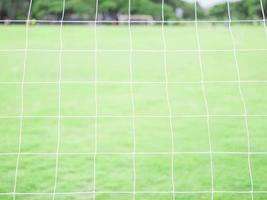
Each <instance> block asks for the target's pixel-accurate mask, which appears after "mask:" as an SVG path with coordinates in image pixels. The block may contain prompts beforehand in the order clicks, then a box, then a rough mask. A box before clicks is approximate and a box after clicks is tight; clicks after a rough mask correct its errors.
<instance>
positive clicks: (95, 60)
mask: <svg viewBox="0 0 267 200" xmlns="http://www.w3.org/2000/svg"><path fill="white" fill-rule="evenodd" d="M97 18H98V0H96V5H95V21H94V46H95V51H94V101H95V126H94V156H93V200H95V199H96V156H97V129H98V103H97V49H98V42H97V32H96V27H97Z"/></svg>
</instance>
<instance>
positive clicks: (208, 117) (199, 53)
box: [195, 0, 214, 200]
mask: <svg viewBox="0 0 267 200" xmlns="http://www.w3.org/2000/svg"><path fill="white" fill-rule="evenodd" d="M197 20H198V17H197V0H195V33H196V40H197V49H198V61H199V69H200V79H201V80H200V82H201V90H202V96H203V100H204V104H205V110H206V115H207V117H206V124H207V133H208V141H209V158H210V176H211V200H213V199H214V175H213V174H214V169H213V156H212V143H211V132H210V113H209V105H208V98H207V92H206V87H205V82H204V66H203V62H202V57H201V48H200V39H199V33H198V21H197Z"/></svg>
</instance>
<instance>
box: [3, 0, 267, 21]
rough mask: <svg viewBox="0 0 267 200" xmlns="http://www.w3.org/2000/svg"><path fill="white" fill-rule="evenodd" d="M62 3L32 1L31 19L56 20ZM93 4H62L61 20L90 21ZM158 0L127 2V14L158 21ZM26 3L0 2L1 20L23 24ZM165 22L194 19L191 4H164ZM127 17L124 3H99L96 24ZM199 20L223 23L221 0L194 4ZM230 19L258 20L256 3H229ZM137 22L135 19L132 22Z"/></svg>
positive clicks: (82, 0) (76, 0)
mask: <svg viewBox="0 0 267 200" xmlns="http://www.w3.org/2000/svg"><path fill="white" fill-rule="evenodd" d="M62 2H63V1H62V0H53V1H44V0H34V1H33V3H32V10H31V19H39V20H59V19H60V18H61V13H62ZM95 2H96V0H66V8H65V17H64V20H94V17H95ZM161 4H162V0H131V14H132V15H143V17H141V20H144V19H148V20H151V19H152V20H161V9H162V7H161V6H162V5H161ZM262 5H263V8H264V12H265V13H267V0H262ZM28 7H29V0H1V1H0V19H1V20H21V19H22V20H23V19H25V18H26V15H27V11H28ZM164 9H165V11H164V16H165V20H182V19H185V20H187V19H189V20H190V19H194V18H195V16H194V0H165V7H164ZM127 14H128V0H116V1H111V0H100V1H99V7H98V19H99V20H120V19H122V20H123V19H125V17H123V16H124V15H125V16H126V15H127ZM197 14H198V18H199V19H209V20H225V19H228V16H227V2H226V1H225V0H200V1H198V9H197ZM231 17H232V19H239V20H240V19H241V20H243V19H250V20H255V19H262V18H263V14H262V6H261V1H260V0H245V1H244V0H243V1H242V0H240V1H238V0H231ZM136 20H138V18H137V19H136Z"/></svg>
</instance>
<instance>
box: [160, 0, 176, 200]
mask: <svg viewBox="0 0 267 200" xmlns="http://www.w3.org/2000/svg"><path fill="white" fill-rule="evenodd" d="M161 5H162V8H161V18H162V23H161V33H162V42H163V62H164V79H165V93H166V101H167V106H168V113H169V116H168V119H169V126H170V132H171V151H172V152H171V183H172V199H173V200H175V181H174V131H173V123H172V120H173V119H172V110H171V104H170V96H169V82H168V70H167V44H166V37H165V28H164V27H165V21H164V20H165V17H164V6H165V1H164V0H162V4H161Z"/></svg>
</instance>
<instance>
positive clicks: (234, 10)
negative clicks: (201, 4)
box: [209, 0, 267, 19]
mask: <svg viewBox="0 0 267 200" xmlns="http://www.w3.org/2000/svg"><path fill="white" fill-rule="evenodd" d="M262 2H263V8H264V13H267V1H266V0H262ZM230 11H231V18H232V19H262V18H263V16H262V9H261V4H260V0H258V1H255V0H245V1H244V0H243V1H239V2H234V3H231V4H230ZM227 12H228V8H227V3H225V4H220V5H217V6H214V7H213V8H212V9H211V10H210V12H209V15H210V16H211V17H212V18H216V19H228V14H227Z"/></svg>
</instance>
